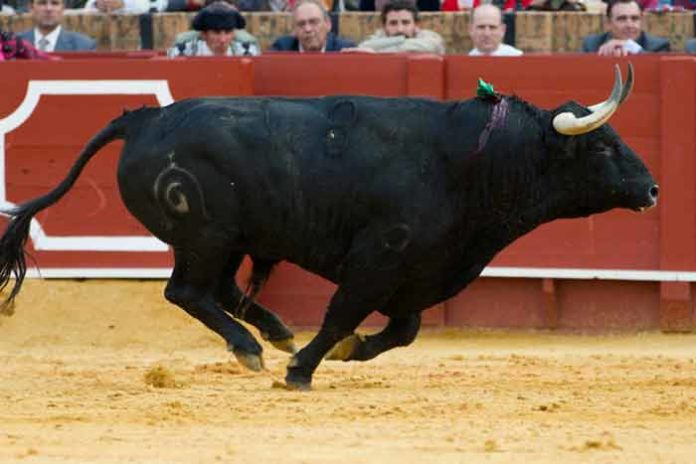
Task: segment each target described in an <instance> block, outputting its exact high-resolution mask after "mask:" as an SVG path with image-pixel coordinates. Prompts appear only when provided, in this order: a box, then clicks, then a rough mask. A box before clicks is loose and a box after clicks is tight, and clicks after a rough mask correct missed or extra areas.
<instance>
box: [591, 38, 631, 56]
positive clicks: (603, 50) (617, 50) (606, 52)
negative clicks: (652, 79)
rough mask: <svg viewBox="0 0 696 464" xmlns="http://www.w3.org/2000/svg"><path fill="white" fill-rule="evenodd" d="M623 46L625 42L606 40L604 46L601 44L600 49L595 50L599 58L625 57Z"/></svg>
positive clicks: (626, 53) (625, 52)
mask: <svg viewBox="0 0 696 464" xmlns="http://www.w3.org/2000/svg"><path fill="white" fill-rule="evenodd" d="M625 44H626V41H625V40H620V39H611V40H608V41H606V42H605V43H604V44H602V46H601V47H599V50H597V54H598V55H600V56H627V55H628V52H627V51H626V48H625V47H624V45H625Z"/></svg>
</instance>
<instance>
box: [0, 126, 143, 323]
mask: <svg viewBox="0 0 696 464" xmlns="http://www.w3.org/2000/svg"><path fill="white" fill-rule="evenodd" d="M129 114H131V113H127V114H125V115H124V116H121V117H120V118H117V119H115V120H113V121H112V122H111V123H110V124H109V125H108V126H107V127H105V128H104V129H102V130H101V132H99V133H98V134H97V135H95V136H94V137H93V138H92V139H91V140H90V141H89V142H88V143H87V145H86V146H85V148H84V149H83V150H82V152H81V153H80V156H79V157H78V158H77V161H76V162H75V164H73V166H72V168H70V172H68V175H67V176H66V177H65V179H63V181H62V182H61V183H60V184H58V186H57V187H56V188H54V189H53V190H51V191H50V192H48V193H47V194H45V195H43V196H40V197H38V198H35V199H33V200H29V201H27V202H26V203H22V204H21V205H18V206H16V207H14V208H11V209H7V210H0V213H1V214H4V215H6V216H8V217H9V223H8V225H7V229H6V230H5V233H4V234H3V235H2V238H0V291H2V290H4V289H5V288H6V287H7V285H8V284H9V283H10V280H11V279H12V278H13V277H14V285H13V286H12V290H11V291H10V294H9V295H8V296H7V298H6V299H5V300H4V301H3V302H2V303H0V313H3V314H12V307H13V303H14V299H15V297H16V296H17V294H18V293H19V290H20V288H21V287H22V282H23V281H24V276H25V275H26V272H27V265H26V259H25V256H24V246H25V245H26V242H27V238H28V237H29V228H30V225H31V220H32V218H33V217H34V216H36V214H38V213H39V212H40V211H42V210H44V209H46V208H48V207H49V206H51V205H52V204H54V203H56V202H57V201H58V200H60V199H61V198H62V197H63V196H64V195H65V194H66V193H67V192H68V191H69V190H70V188H71V187H72V186H73V184H75V181H76V180H77V178H78V177H79V176H80V173H81V172H82V170H83V169H84V167H85V165H86V164H87V163H88V162H89V160H90V159H92V157H93V156H94V155H95V154H96V153H97V152H98V151H99V150H100V149H101V148H102V147H104V146H105V145H107V144H108V143H109V142H111V141H113V140H117V139H123V138H124V137H125V127H126V125H125V122H126V120H127V117H128V115H129Z"/></svg>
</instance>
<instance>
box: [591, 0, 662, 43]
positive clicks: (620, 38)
mask: <svg viewBox="0 0 696 464" xmlns="http://www.w3.org/2000/svg"><path fill="white" fill-rule="evenodd" d="M642 18H643V10H642V9H641V7H640V5H638V3H636V1H635V0H614V1H611V2H609V5H608V6H607V17H606V18H605V21H604V23H605V28H606V29H607V31H608V32H605V33H604V34H593V35H589V36H587V37H585V38H584V39H583V41H582V51H583V52H596V53H597V54H598V55H602V56H626V55H628V54H632V53H641V52H668V51H669V40H667V39H664V38H662V37H656V36H654V35H650V34H648V33H646V32H644V31H643V30H642V25H641V20H642Z"/></svg>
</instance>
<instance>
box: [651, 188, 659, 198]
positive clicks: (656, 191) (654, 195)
mask: <svg viewBox="0 0 696 464" xmlns="http://www.w3.org/2000/svg"><path fill="white" fill-rule="evenodd" d="M659 193H660V187H658V186H657V185H653V186H652V187H650V197H652V198H653V199H657V195H659Z"/></svg>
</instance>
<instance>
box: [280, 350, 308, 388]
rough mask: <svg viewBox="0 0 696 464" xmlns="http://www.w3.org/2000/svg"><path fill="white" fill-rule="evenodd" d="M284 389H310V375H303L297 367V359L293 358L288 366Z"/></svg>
mask: <svg viewBox="0 0 696 464" xmlns="http://www.w3.org/2000/svg"><path fill="white" fill-rule="evenodd" d="M285 388H287V389H288V390H296V391H310V390H311V389H312V374H309V375H306V374H304V373H303V372H302V370H301V368H299V367H297V358H296V357H294V356H293V358H292V359H291V360H290V364H288V373H287V375H286V376H285Z"/></svg>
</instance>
